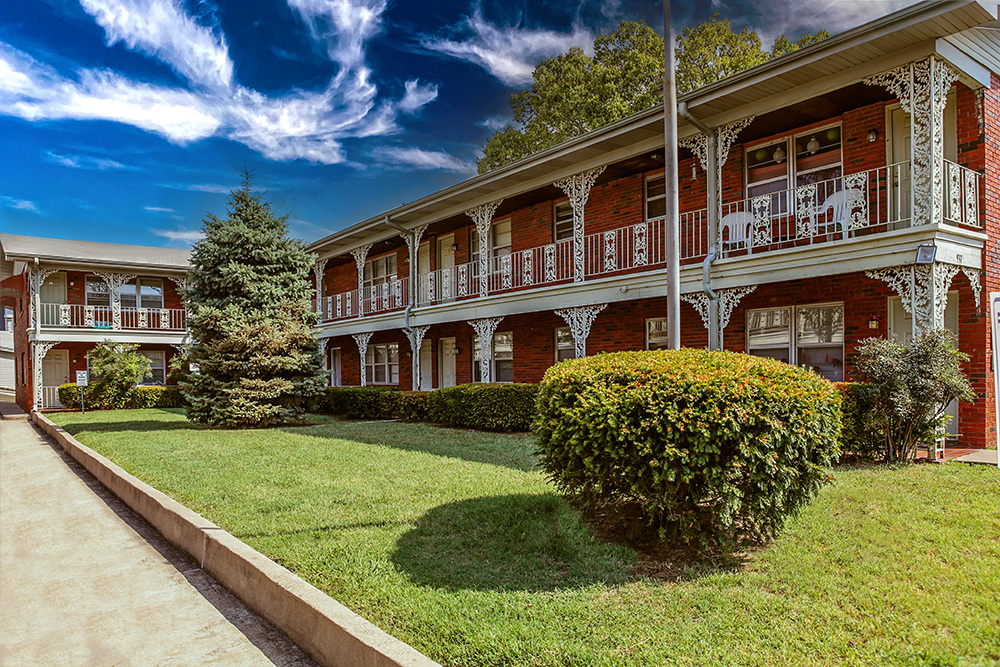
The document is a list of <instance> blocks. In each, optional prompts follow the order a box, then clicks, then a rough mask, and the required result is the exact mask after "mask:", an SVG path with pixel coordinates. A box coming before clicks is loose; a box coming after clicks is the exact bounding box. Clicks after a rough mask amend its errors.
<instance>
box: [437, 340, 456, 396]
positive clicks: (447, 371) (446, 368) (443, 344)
mask: <svg viewBox="0 0 1000 667" xmlns="http://www.w3.org/2000/svg"><path fill="white" fill-rule="evenodd" d="M455 355H456V351H455V339H454V338H441V339H439V340H438V384H439V385H440V386H441V387H454V386H455V384H456V382H455V379H456V375H455Z"/></svg>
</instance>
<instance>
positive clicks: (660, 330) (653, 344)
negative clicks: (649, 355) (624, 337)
mask: <svg viewBox="0 0 1000 667" xmlns="http://www.w3.org/2000/svg"><path fill="white" fill-rule="evenodd" d="M669 347H670V345H669V343H668V342H667V318H665V317H651V318H649V319H648V320H646V349H647V350H666V349H668V348H669Z"/></svg>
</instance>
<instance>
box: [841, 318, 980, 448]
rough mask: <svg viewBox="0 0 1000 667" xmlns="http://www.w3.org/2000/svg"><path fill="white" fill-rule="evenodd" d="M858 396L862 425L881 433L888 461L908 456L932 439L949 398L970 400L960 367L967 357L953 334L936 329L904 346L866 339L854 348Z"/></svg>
mask: <svg viewBox="0 0 1000 667" xmlns="http://www.w3.org/2000/svg"><path fill="white" fill-rule="evenodd" d="M859 352H860V357H859V359H858V365H857V370H858V375H859V376H860V379H861V380H863V381H864V383H865V384H863V385H861V386H860V387H859V389H860V390H861V391H862V394H861V398H862V400H863V401H864V402H865V403H866V405H868V406H870V410H869V412H868V414H867V415H866V418H865V421H866V422H867V423H866V424H865V425H864V428H867V429H870V430H872V431H873V432H874V433H876V434H877V435H878V437H881V439H882V441H883V443H884V446H885V460H886V461H887V462H889V463H893V462H897V461H909V460H912V459H913V457H914V455H915V454H916V449H917V444H918V443H920V442H928V441H932V440H933V439H934V438H935V437H936V436H937V434H938V433H939V432H940V430H941V429H942V428H944V426H945V425H946V424H947V423H948V420H949V419H950V416H949V415H948V414H947V413H946V410H947V408H948V404H949V403H951V402H952V401H953V400H959V401H973V400H975V398H976V394H975V392H974V391H973V390H972V385H970V384H969V380H968V378H966V377H965V374H964V373H963V372H962V363H963V362H965V361H968V360H969V356H968V355H967V354H965V353H963V352H960V351H959V350H958V349H957V348H956V347H955V336H954V334H952V333H951V332H950V331H948V330H947V329H936V330H933V331H929V332H927V333H925V334H923V335H920V336H917V337H916V338H914V339H913V340H911V341H910V342H909V343H907V344H906V345H900V344H899V343H896V342H894V341H891V340H886V339H884V338H869V339H867V340H865V341H862V344H861V346H860V348H859Z"/></svg>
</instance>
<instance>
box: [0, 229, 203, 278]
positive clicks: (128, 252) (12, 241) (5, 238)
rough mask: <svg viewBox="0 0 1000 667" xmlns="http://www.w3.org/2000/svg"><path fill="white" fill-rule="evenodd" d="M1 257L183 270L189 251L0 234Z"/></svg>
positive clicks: (24, 260)
mask: <svg viewBox="0 0 1000 667" xmlns="http://www.w3.org/2000/svg"><path fill="white" fill-rule="evenodd" d="M0 251H2V253H3V255H2V256H3V259H4V260H6V261H8V262H12V261H23V262H33V261H34V260H35V258H36V257H37V258H38V261H39V262H46V263H50V264H51V263H58V264H80V265H88V266H95V265H96V266H119V267H132V268H143V269H161V270H170V271H178V270H179V271H187V269H188V262H189V260H190V256H191V252H190V251H189V250H179V249H177V248H156V247H153V246H144V245H124V244H121V243H99V242H97V241H69V240H66V239H50V238H44V237H41V236H21V235H18V234H0Z"/></svg>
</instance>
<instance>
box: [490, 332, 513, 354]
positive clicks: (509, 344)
mask: <svg viewBox="0 0 1000 667" xmlns="http://www.w3.org/2000/svg"><path fill="white" fill-rule="evenodd" d="M493 358H494V359H513V358H514V334H513V333H511V332H510V331H505V332H503V333H497V334H494V336H493Z"/></svg>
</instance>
